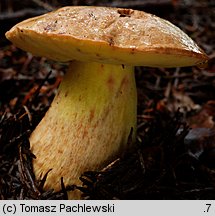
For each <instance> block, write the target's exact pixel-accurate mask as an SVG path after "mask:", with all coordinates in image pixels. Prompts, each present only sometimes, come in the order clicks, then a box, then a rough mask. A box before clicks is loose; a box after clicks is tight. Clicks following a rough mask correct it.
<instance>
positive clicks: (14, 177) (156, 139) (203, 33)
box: [0, 0, 215, 200]
mask: <svg viewBox="0 0 215 216" xmlns="http://www.w3.org/2000/svg"><path fill="white" fill-rule="evenodd" d="M10 2H11V3H10ZM41 3H43V4H41ZM64 5H106V6H117V7H128V8H134V9H139V10H144V11H146V12H150V13H153V14H156V15H158V16H160V17H163V18H165V19H167V20H170V21H171V22H172V23H174V24H175V25H177V26H179V27H180V28H181V29H183V30H184V31H185V32H186V33H187V34H188V35H189V36H190V37H191V38H193V39H194V40H195V41H196V42H197V44H198V45H199V46H200V47H202V48H203V49H204V50H205V52H206V53H207V54H208V55H209V57H210V61H209V63H208V66H207V67H206V68H197V67H186V68H172V69H166V68H143V67H138V68H136V81H137V88H138V131H137V141H136V145H135V146H134V147H133V148H132V149H130V150H129V152H125V153H124V155H122V157H120V158H118V159H117V160H116V161H113V162H112V163H111V164H109V165H108V166H107V167H104V168H103V169H102V170H100V171H99V172H94V171H89V172H86V173H83V175H82V176H81V177H80V178H81V180H82V182H83V185H82V186H74V185H71V186H66V187H65V186H64V184H63V179H62V178H61V176H59V181H61V184H62V190H61V191H58V192H54V191H53V190H49V191H46V190H44V189H43V185H44V182H45V177H46V176H45V177H44V178H43V179H41V181H36V180H35V178H34V173H33V169H32V160H33V158H34V157H35V156H34V155H33V154H32V153H31V152H30V149H29V141H28V138H29V136H30V134H31V132H32V131H33V130H34V128H35V127H36V125H37V124H38V122H39V121H40V120H41V119H42V117H43V116H44V114H45V112H46V111H47V109H48V108H49V106H50V103H51V101H52V100H53V97H54V95H55V93H56V89H57V87H58V85H59V83H60V81H61V79H62V77H63V76H64V72H65V69H66V67H67V65H64V64H59V63H56V62H52V61H50V60H47V59H45V58H39V57H34V56H32V55H31V54H30V53H26V52H24V51H22V50H20V49H18V48H16V47H15V46H13V45H12V44H11V43H10V42H9V41H7V40H6V38H5V37H4V34H5V32H6V31H7V30H9V29H10V28H11V27H12V26H13V25H14V24H16V23H17V22H19V21H21V20H23V19H26V18H28V17H32V16H35V15H38V14H41V13H45V12H47V11H50V10H53V9H55V8H57V7H60V6H64ZM214 20H215V3H214V1H212V0H211V1H210V0H187V1H182V0H177V1H176V0H162V1H157V0H152V1H147V0H142V1H138V0H135V1H127V0H126V1H120V0H115V1H104V0H103V1H87V0H86V1H84V0H83V1H78V0H76V1H75V0H74V1H66V0H64V1H57V0H52V1H51V0H49V1H42V0H40V1H39V0H38V1H33V0H32V1H29V0H28V1H27V0H22V1H18V0H17V1H16V0H13V1H8V0H3V1H1V3H0V26H1V31H0V37H1V40H0V199H4V200H6V199H67V191H68V190H73V189H78V190H81V191H82V192H83V197H84V198H85V199H152V200H153V199H210V200H211V199H215V94H214V92H215V73H214V72H215V51H214V50H215V49H214V48H215V31H214V30H215V23H214ZM129 142H130V140H128V145H129Z"/></svg>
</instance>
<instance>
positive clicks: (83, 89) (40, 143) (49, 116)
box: [30, 61, 137, 199]
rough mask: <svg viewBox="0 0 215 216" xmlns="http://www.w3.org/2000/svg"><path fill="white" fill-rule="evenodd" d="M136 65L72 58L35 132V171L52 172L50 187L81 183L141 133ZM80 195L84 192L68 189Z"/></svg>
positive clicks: (72, 195) (56, 187)
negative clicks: (83, 177) (130, 137)
mask: <svg viewBox="0 0 215 216" xmlns="http://www.w3.org/2000/svg"><path fill="white" fill-rule="evenodd" d="M136 107H137V95H136V85H135V78H134V68H133V67H131V66H123V65H109V64H101V63H89V62H79V61H73V62H71V63H70V66H69V69H68V72H67V74H66V75H65V77H64V79H63V81H62V83H61V85H60V87H59V90H58V93H57V95H56V97H55V98H54V101H53V102H52V104H51V107H50V109H49V110H48V111H47V113H46V115H45V117H44V118H43V119H42V121H41V122H40V123H39V125H38V126H37V128H36V129H35V131H34V132H33V133H32V135H31V137H30V143H31V148H32V151H33V153H34V154H35V155H36V157H37V159H36V160H34V171H35V175H36V178H39V177H40V175H41V173H43V175H44V174H45V173H46V172H47V171H48V170H49V169H51V168H52V171H51V172H50V173H49V174H48V178H47V181H46V185H45V186H46V188H54V189H55V190H59V189H60V178H61V177H63V178H64V183H65V185H68V184H78V185H80V184H81V182H80V180H79V179H78V178H79V176H80V175H81V174H82V173H83V172H84V171H87V170H98V169H100V168H102V167H103V166H105V165H106V164H107V163H109V162H110V161H111V160H114V159H115V158H116V157H118V156H119V154H120V153H121V152H122V151H124V150H125V148H126V144H127V139H128V135H129V133H130V130H131V127H133V128H134V133H133V138H134V137H135V133H136ZM69 198H70V199H80V192H79V191H75V192H71V193H70V194H69Z"/></svg>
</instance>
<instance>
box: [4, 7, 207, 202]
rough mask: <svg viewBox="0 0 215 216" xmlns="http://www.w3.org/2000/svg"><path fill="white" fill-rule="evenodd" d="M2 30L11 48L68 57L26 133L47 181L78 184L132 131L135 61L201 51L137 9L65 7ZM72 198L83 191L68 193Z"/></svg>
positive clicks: (199, 57) (177, 60) (200, 58)
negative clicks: (54, 91)
mask: <svg viewBox="0 0 215 216" xmlns="http://www.w3.org/2000/svg"><path fill="white" fill-rule="evenodd" d="M6 37H7V38H8V39H9V40H10V41H12V42H13V43H14V44H15V45H16V46H17V47H19V48H21V49H23V50H25V51H28V52H31V53H33V54H34V55H36V56H43V57H46V58H49V59H52V60H56V61H60V62H69V67H68V71H67V73H66V75H65V76H64V78H63V81H62V82H61V84H60V86H59V89H58V93H57V94H56V96H55V98H54V100H53V102H52V104H51V107H50V108H49V110H48V111H47V113H46V114H45V116H44V118H43V119H42V120H41V122H40V123H39V124H38V126H37V127H36V129H35V130H34V131H33V132H32V134H31V136H30V144H31V150H32V152H33V153H34V154H35V155H36V159H35V160H34V161H33V166H34V172H35V176H36V178H37V179H39V178H40V175H41V173H43V174H45V173H46V172H47V171H48V170H49V169H52V171H51V172H50V173H49V174H48V177H47V180H46V184H45V187H46V188H54V189H55V190H59V189H60V180H59V179H60V177H63V178H64V184H65V185H68V184H78V185H79V184H80V183H81V182H80V180H79V177H80V176H81V174H82V173H83V172H84V171H87V170H98V169H100V168H101V167H103V166H105V165H106V164H107V163H109V162H110V161H112V160H114V159H116V158H117V157H118V156H119V155H120V154H121V153H122V152H123V151H125V148H127V139H128V136H129V133H130V131H131V128H133V135H132V137H133V138H132V139H133V141H135V134H136V112H137V111H136V107H137V93H136V86H135V78H134V66H151V67H183V66H192V65H198V64H201V63H204V62H205V61H207V60H208V57H207V55H206V54H205V53H204V52H203V51H202V50H201V49H200V48H199V47H198V46H197V45H196V43H195V42H194V41H193V40H192V39H191V38H190V37H189V36H188V35H186V34H185V33H184V32H183V31H182V30H180V29H179V28H178V27H176V26H174V25H173V24H171V23H170V22H168V21H166V20H164V19H161V18H159V17H157V16H154V15H151V14H148V13H145V12H143V11H137V10H131V9H122V8H110V7H93V6H77V7H75V6H67V7H63V8H60V9H58V10H56V11H53V12H50V13H47V14H44V15H41V16H38V17H34V18H30V19H27V20H25V21H22V22H21V23H18V24H17V25H15V26H14V27H13V28H12V29H11V30H10V31H8V32H7V33H6ZM69 198H70V199H80V198H81V193H80V192H79V191H78V190H77V191H72V192H69Z"/></svg>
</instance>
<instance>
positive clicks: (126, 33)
mask: <svg viewBox="0 0 215 216" xmlns="http://www.w3.org/2000/svg"><path fill="white" fill-rule="evenodd" d="M6 37H7V38H8V39H9V40H11V41H12V42H13V43H14V44H15V45H16V46H17V47H19V48H22V49H24V50H26V51H29V52H32V53H33V54H34V55H37V56H44V57H48V58H50V59H53V60H58V61H63V62H65V61H71V60H81V61H96V62H103V63H111V64H127V65H134V66H138V65H142V66H153V67H157V66H159V67H160V66H164V67H176V66H190V65H196V64H199V63H202V62H205V61H207V60H208V57H207V55H206V54H205V53H204V52H203V51H202V50H201V49H200V48H199V47H198V46H197V45H196V44H195V42H194V41H193V40H192V39H191V38H190V37H188V36H187V35H186V34H185V33H184V32H183V31H182V30H180V29H179V28H178V27H176V26H174V25H173V24H171V23H170V22H168V21H166V20H164V19H161V18H159V17H157V16H154V15H151V14H148V13H145V12H143V11H137V10H131V9H120V8H108V7H89V6H87V7H85V6H78V7H71V6H70V7H63V8H61V9H58V10H56V11H54V12H50V13H48V14H45V15H41V16H38V17H35V18H30V19H28V20H26V21H23V22H21V23H19V24H17V25H16V26H14V27H13V28H12V29H11V30H10V31H8V32H7V33H6Z"/></svg>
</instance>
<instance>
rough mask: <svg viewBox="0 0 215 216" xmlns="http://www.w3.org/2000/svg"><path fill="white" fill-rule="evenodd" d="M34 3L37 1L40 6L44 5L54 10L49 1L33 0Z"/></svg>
mask: <svg viewBox="0 0 215 216" xmlns="http://www.w3.org/2000/svg"><path fill="white" fill-rule="evenodd" d="M32 1H33V2H34V3H36V4H37V5H38V6H40V7H43V8H44V9H46V10H47V11H52V10H54V7H52V6H51V5H49V4H48V3H45V2H42V1H41V0H32Z"/></svg>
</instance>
